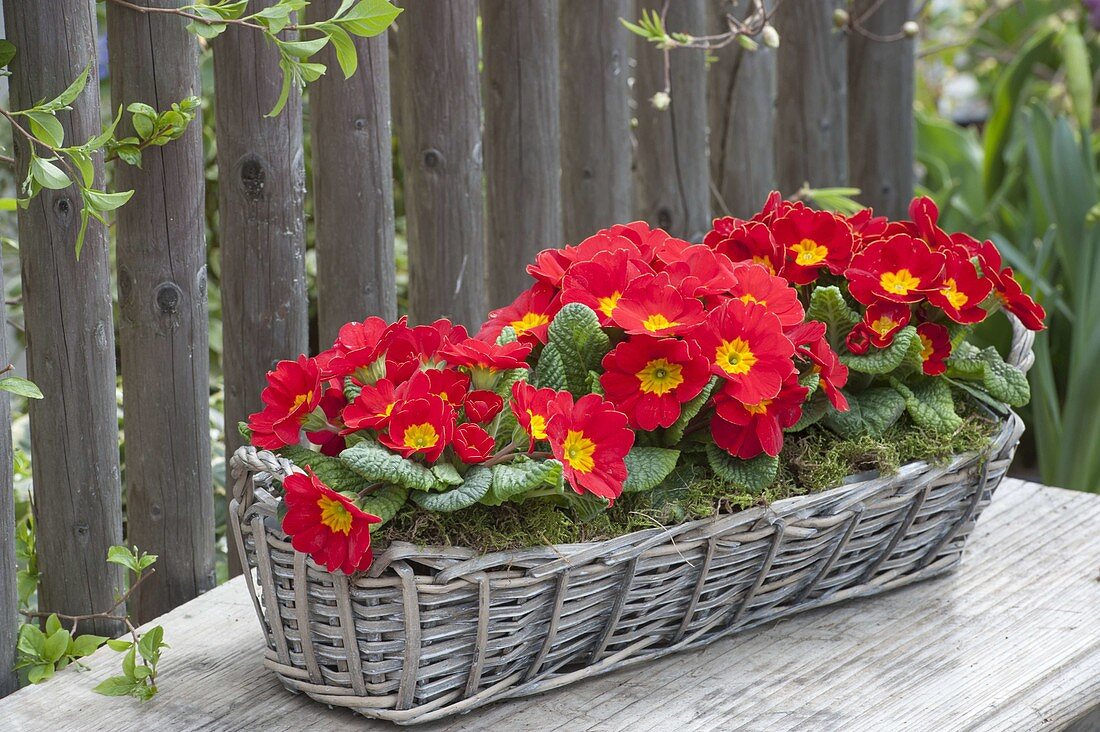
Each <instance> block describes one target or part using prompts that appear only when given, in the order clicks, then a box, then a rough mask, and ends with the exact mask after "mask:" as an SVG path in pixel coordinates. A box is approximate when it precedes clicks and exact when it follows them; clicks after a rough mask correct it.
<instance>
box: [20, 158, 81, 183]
mask: <svg viewBox="0 0 1100 732" xmlns="http://www.w3.org/2000/svg"><path fill="white" fill-rule="evenodd" d="M30 173H31V177H32V178H34V180H35V182H37V183H38V185H40V186H42V187H43V188H49V189H50V190H52V191H60V190H62V189H64V188H68V187H69V186H71V185H72V183H73V182H72V181H71V180H69V176H68V175H67V174H66V173H65V172H64V171H63V170H61V168H59V167H57V166H56V165H54V164H53V163H52V162H50V161H49V160H46V159H44V158H40V157H37V156H35V157H32V158H31V169H30Z"/></svg>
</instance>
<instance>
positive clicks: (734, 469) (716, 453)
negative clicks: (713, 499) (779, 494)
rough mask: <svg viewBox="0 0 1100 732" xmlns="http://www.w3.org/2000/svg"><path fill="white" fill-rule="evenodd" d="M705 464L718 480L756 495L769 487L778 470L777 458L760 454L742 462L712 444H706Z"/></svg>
mask: <svg viewBox="0 0 1100 732" xmlns="http://www.w3.org/2000/svg"><path fill="white" fill-rule="evenodd" d="M707 463H708V464H709V465H710V468H711V470H713V471H714V474H715V475H716V476H718V478H720V479H721V480H724V481H725V482H727V483H730V484H732V485H733V486H735V487H737V488H740V489H741V490H744V491H746V492H749V493H758V492H760V491H762V490H763V489H764V488H766V487H768V486H769V485H771V483H772V482H773V481H774V480H775V476H776V473H777V472H778V470H779V458H774V457H771V456H770V455H768V454H766V453H761V454H760V455H757V456H756V457H754V458H751V459H749V460H742V459H741V458H736V457H733V456H732V455H730V454H729V453H728V452H726V451H725V450H723V449H722V448H720V447H718V446H717V445H715V444H714V443H713V442H708V443H707Z"/></svg>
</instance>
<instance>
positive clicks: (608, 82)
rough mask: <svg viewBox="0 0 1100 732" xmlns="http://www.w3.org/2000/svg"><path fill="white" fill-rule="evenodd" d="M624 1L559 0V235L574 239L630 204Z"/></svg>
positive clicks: (619, 217)
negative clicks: (560, 159)
mask: <svg viewBox="0 0 1100 732" xmlns="http://www.w3.org/2000/svg"><path fill="white" fill-rule="evenodd" d="M633 13H634V3H633V2H632V1H631V0H561V9H560V17H559V24H558V28H559V32H558V37H559V39H560V49H561V88H562V90H563V92H564V93H563V94H562V95H561V138H562V142H561V155H562V161H561V163H562V165H561V185H562V209H563V233H564V239H565V241H566V242H569V243H573V244H575V243H576V242H578V241H580V240H581V239H583V238H584V237H586V236H588V235H589V234H592V233H595V232H596V231H597V230H599V229H603V228H605V227H607V226H610V225H611V224H615V223H623V222H626V221H629V220H630V217H631V214H632V212H633V210H634V202H633V198H632V190H633V188H632V183H633V180H632V176H631V173H630V167H631V162H632V155H633V153H632V150H631V143H630V87H629V77H630V70H629V68H628V65H629V60H630V52H631V49H632V48H633V45H634V43H633V35H632V34H631V33H630V32H629V31H627V30H626V29H625V28H623V26H622V24H621V23H620V22H619V18H628V19H629V18H631V17H632V15H633Z"/></svg>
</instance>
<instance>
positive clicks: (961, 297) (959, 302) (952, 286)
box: [940, 277, 970, 310]
mask: <svg viewBox="0 0 1100 732" xmlns="http://www.w3.org/2000/svg"><path fill="white" fill-rule="evenodd" d="M943 285H944V286H943V288H942V289H941V290H940V294H941V295H943V296H944V297H945V298H947V302H949V303H951V307H953V308H955V309H956V310H957V309H959V308H961V307H962V306H963V305H965V304H966V303H967V301H968V300H970V298H969V297H967V296H966V293H963V292H959V288H958V284H957V283H956V282H955V278H954V277H948V278H947V280H946V281H945V282H944V283H943Z"/></svg>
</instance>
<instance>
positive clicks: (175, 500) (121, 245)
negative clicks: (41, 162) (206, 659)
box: [107, 0, 216, 621]
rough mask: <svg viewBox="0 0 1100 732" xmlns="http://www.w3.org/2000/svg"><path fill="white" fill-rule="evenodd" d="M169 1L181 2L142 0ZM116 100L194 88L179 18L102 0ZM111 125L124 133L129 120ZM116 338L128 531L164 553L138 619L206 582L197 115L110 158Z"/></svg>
mask: <svg viewBox="0 0 1100 732" xmlns="http://www.w3.org/2000/svg"><path fill="white" fill-rule="evenodd" d="M148 4H149V6H150V7H178V6H181V5H183V4H184V2H183V0H150V2H149V3H148ZM107 32H108V36H107V37H108V44H109V49H110V64H111V102H112V105H113V106H114V107H116V108H118V107H120V106H123V107H124V106H126V105H128V104H130V103H132V102H143V103H145V104H148V105H150V106H151V107H153V108H154V109H156V110H157V111H164V110H166V109H168V108H169V107H170V106H171V104H172V103H173V102H179V101H180V100H182V99H184V98H186V97H189V96H198V95H200V94H201V93H202V92H201V83H200V81H199V57H198V54H199V47H198V43H197V42H196V40H195V37H194V36H193V35H191V34H190V33H188V31H187V29H186V27H185V21H184V20H183V19H181V18H175V17H172V16H166V15H158V14H151V13H137V12H134V11H133V10H130V9H129V8H125V7H122V6H120V5H114V4H110V3H109V4H108V5H107ZM123 124H124V125H125V127H123V128H122V129H120V130H119V135H128V134H133V132H132V131H131V130H129V129H128V127H129V122H128V121H126V122H124V123H123ZM115 187H116V188H117V189H119V190H128V189H132V190H133V191H134V196H133V198H131V199H130V202H129V203H128V204H127V205H126V206H123V207H122V208H121V209H119V211H118V214H117V217H116V224H115V235H116V242H117V254H116V260H117V266H118V290H119V317H120V321H119V341H120V347H121V351H122V386H123V409H124V410H125V429H126V448H127V449H126V519H127V520H126V533H127V540H128V542H129V543H131V544H136V545H137V546H139V547H141V548H142V549H143V550H145V551H148V552H150V553H153V554H157V555H159V556H160V561H159V562H158V563H157V572H156V574H155V575H153V576H152V577H151V578H150V579H149V580H148V581H147V582H145V583H144V584H142V586H141V587H140V588H139V589H138V591H137V592H136V593H135V594H134V596H133V597H132V600H131V611H132V612H134V613H135V614H136V616H137V618H138V619H139V620H141V621H144V620H148V619H149V618H155V617H157V616H158V615H163V614H164V613H166V612H168V611H169V610H171V609H172V608H174V607H176V606H177V605H180V604H183V603H184V602H187V601H188V600H190V599H191V598H193V597H196V596H198V595H199V594H201V593H203V592H206V591H207V590H209V589H210V588H212V587H213V586H214V583H215V579H216V578H215V574H214V493H213V488H212V483H211V474H210V376H209V371H210V346H209V340H208V336H207V333H208V331H209V327H208V323H207V312H206V221H205V206H204V196H205V192H204V189H205V180H204V177H203V151H202V119H201V115H197V116H196V117H195V120H194V122H192V123H191V126H190V127H189V129H188V130H187V132H186V133H185V134H184V135H183V137H182V138H180V139H179V140H177V141H175V142H173V143H172V144H170V145H165V146H163V147H154V148H150V149H148V150H147V151H145V152H144V154H143V155H142V166H141V167H140V168H138V167H134V166H130V165H125V164H121V163H120V164H119V165H118V167H117V168H116V169H115Z"/></svg>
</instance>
